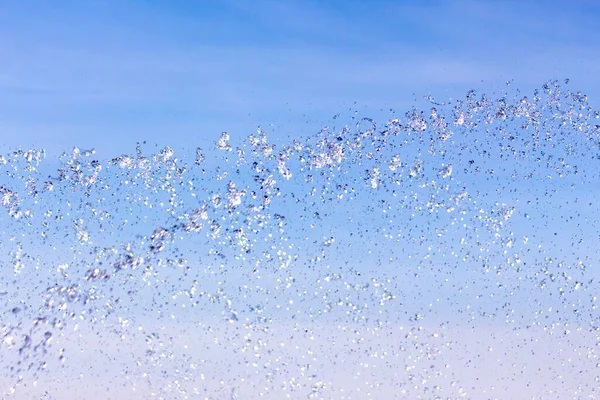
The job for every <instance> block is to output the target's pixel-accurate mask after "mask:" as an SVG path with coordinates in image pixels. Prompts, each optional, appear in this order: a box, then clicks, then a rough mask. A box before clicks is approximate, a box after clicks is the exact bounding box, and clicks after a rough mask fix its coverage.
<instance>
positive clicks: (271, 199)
mask: <svg viewBox="0 0 600 400" xmlns="http://www.w3.org/2000/svg"><path fill="white" fill-rule="evenodd" d="M429 102H430V105H429V109H425V110H417V109H413V110H411V111H409V112H407V113H406V114H405V115H403V116H402V117H394V118H391V119H390V120H388V121H386V122H384V123H383V124H379V123H376V122H375V121H374V120H372V119H369V118H362V119H356V118H353V119H351V120H350V123H349V124H348V125H345V126H343V127H341V128H339V129H329V128H327V129H323V130H321V132H319V133H318V134H317V135H315V136H312V137H309V138H307V139H299V138H296V139H293V140H291V142H290V143H279V142H272V141H270V140H269V138H268V135H267V132H265V131H263V130H261V129H259V130H258V131H257V132H256V133H254V134H252V135H250V136H249V137H248V138H247V140H246V141H245V142H243V143H236V142H235V140H233V139H232V137H231V136H230V134H229V133H226V132H224V133H222V134H221V136H220V138H219V139H218V140H217V141H216V142H215V144H214V146H213V147H212V148H210V149H208V148H205V149H202V148H197V149H195V150H193V151H183V153H182V154H181V155H178V154H176V152H175V151H174V150H173V149H172V148H170V147H165V148H164V149H162V150H160V151H158V152H156V153H155V154H149V153H147V152H146V149H145V148H144V146H143V145H139V146H138V147H137V149H136V151H135V153H133V154H123V155H120V156H116V157H114V158H112V159H105V160H102V159H100V158H99V157H97V156H96V153H95V151H94V150H82V149H79V148H74V149H73V150H72V151H71V152H68V153H67V152H65V153H63V154H62V155H61V157H60V158H59V159H58V160H57V161H55V160H47V159H46V154H45V152H44V151H43V150H38V149H31V150H27V151H23V150H17V151H13V152H10V153H8V154H5V155H3V156H1V157H0V172H1V173H2V176H3V178H2V181H1V184H0V204H1V206H2V207H3V209H4V210H3V212H2V213H1V214H0V221H1V223H2V229H1V233H0V249H1V253H0V254H2V259H1V260H0V261H1V262H2V266H3V271H4V273H3V274H2V276H1V278H0V306H1V307H2V315H3V316H4V317H3V318H2V322H1V325H0V326H1V331H0V335H1V337H0V339H1V344H0V346H1V347H2V352H1V353H0V354H1V356H0V358H1V359H2V363H1V365H2V367H1V368H2V376H4V377H7V378H6V379H5V380H4V381H2V383H3V385H4V386H3V388H4V390H5V394H6V395H10V394H14V395H16V396H20V395H24V393H25V394H31V393H35V394H36V395H38V394H40V393H41V394H43V393H44V392H45V393H46V395H52V394H54V395H57V396H60V394H61V391H62V392H64V390H65V388H69V390H72V391H74V392H73V393H79V392H78V391H81V393H86V394H85V396H86V397H88V398H89V396H91V395H98V393H102V394H101V397H99V398H106V396H109V397H110V396H116V397H119V396H120V397H123V396H128V397H130V398H131V396H134V397H135V396H140V398H148V397H157V398H226V397H227V396H230V397H231V398H236V397H237V396H240V398H260V397H264V398H304V397H308V398H338V399H350V398H352V399H355V398H361V399H362V398H382V397H385V398H392V397H394V396H396V397H397V398H481V397H482V396H491V395H493V393H503V392H505V393H525V392H527V393H528V394H531V395H533V396H549V395H551V394H552V393H554V396H557V395H556V393H559V394H561V393H569V394H572V393H576V394H577V396H580V397H581V398H583V397H584V396H591V395H593V394H594V393H595V389H594V388H595V387H597V386H598V384H599V383H598V382H599V378H598V377H599V372H598V365H600V361H599V360H598V351H597V348H598V346H599V345H600V337H599V336H598V333H597V332H598V326H599V321H598V317H597V310H596V307H597V306H596V294H597V292H598V289H599V287H598V284H597V279H598V276H597V275H598V273H597V272H596V271H595V269H594V268H589V267H590V266H594V265H596V264H597V263H598V261H599V260H598V254H597V251H596V250H595V248H596V243H595V242H594V240H595V239H593V238H597V237H598V226H600V225H598V224H597V223H596V222H597V216H596V212H595V210H596V209H597V203H596V200H595V199H596V194H595V191H596V190H597V189H595V188H596V187H598V186H597V184H598V180H599V176H598V171H600V169H599V168H598V166H599V165H598V163H599V162H600V161H599V159H600V156H599V154H600V153H599V151H598V146H599V144H600V141H599V135H600V125H598V123H600V122H598V119H599V118H600V114H599V113H598V111H595V110H593V109H592V107H591V106H589V104H588V102H587V98H586V97H585V96H584V95H582V94H581V93H580V92H571V91H569V90H567V89H565V87H564V85H563V86H561V85H559V83H558V82H556V81H552V82H548V83H546V84H545V85H543V87H542V88H541V89H540V90H536V91H535V92H534V93H533V96H531V98H528V97H524V96H521V95H519V94H518V93H517V94H516V95H514V96H512V97H511V96H509V95H508V94H503V95H502V96H500V97H499V98H496V99H492V98H488V97H486V96H485V95H480V94H477V93H476V92H474V91H470V92H468V93H467V95H466V97H465V98H464V99H461V100H457V101H452V102H446V103H440V102H436V101H435V100H433V99H429ZM495 348H496V349H498V348H499V350H494V349H495ZM548 349H550V350H548ZM550 361H552V362H550ZM553 365H556V366H553ZM581 371H587V372H586V373H585V374H584V375H582V374H583V372H581ZM536 379H537V380H538V381H537V383H536ZM35 382H39V383H38V385H37V386H36V385H35ZM115 382H118V384H115ZM511 382H513V383H511ZM584 382H587V383H584ZM86 390H88V391H87V392H86ZM511 391H512V392H511ZM490 393H492V394H490ZM82 396H83V395H82ZM500 396H501V395H500ZM515 396H516V394H515ZM559 397H560V396H559ZM540 398H542V397H540ZM554 398H556V397H554Z"/></svg>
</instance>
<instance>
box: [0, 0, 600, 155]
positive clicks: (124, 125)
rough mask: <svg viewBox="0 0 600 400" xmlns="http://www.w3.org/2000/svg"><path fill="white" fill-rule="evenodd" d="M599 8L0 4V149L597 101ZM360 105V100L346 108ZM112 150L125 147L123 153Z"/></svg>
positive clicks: (304, 129) (107, 145)
mask: <svg viewBox="0 0 600 400" xmlns="http://www.w3.org/2000/svg"><path fill="white" fill-rule="evenodd" d="M599 7H600V6H598V5H597V4H595V3H594V2H591V1H590V2H586V1H579V2H569V3H567V2H560V1H547V2H534V1H528V2H527V1H526V2H517V1H502V2H469V1H458V2H436V1H427V2H393V1H370V2H360V1H350V2H348V1H330V2H299V1H298V2H295V1H289V2H276V1H272V2H271V1H259V2H252V3H248V2H244V1H224V2H191V1H181V2H164V1H163V2H158V1H135V2H117V1H111V2H90V1H85V2H60V3H55V2H43V1H38V2H35V1H29V2H4V3H3V4H2V5H1V6H0V37H2V40H1V43H0V57H1V59H0V61H1V62H0V91H1V93H2V96H0V130H1V132H2V135H0V137H1V139H0V145H3V146H9V147H11V148H14V147H17V146H23V147H29V146H31V145H34V146H41V147H45V148H47V149H48V150H49V151H50V152H51V153H53V152H58V151H59V150H64V149H70V148H71V147H72V146H74V145H78V146H81V147H84V148H85V147H96V148H98V149H99V150H101V151H103V153H104V154H106V156H107V157H108V156H111V155H112V154H113V153H114V152H115V151H120V152H123V151H125V149H128V150H133V147H134V145H135V142H136V141H140V140H147V141H148V142H150V143H159V144H164V143H169V144H171V145H174V146H185V145H188V144H189V143H190V141H201V140H211V141H212V140H216V138H217V136H218V134H219V133H220V132H221V131H222V130H228V131H230V132H231V133H232V135H233V136H234V137H236V136H243V137H245V136H246V135H247V134H248V133H249V132H252V131H253V130H254V129H255V127H256V126H257V125H258V124H261V125H263V126H268V125H269V124H274V125H275V126H277V127H279V128H280V129H279V130H278V131H277V132H276V134H277V135H279V136H286V135H288V133H287V132H293V134H307V133H313V132H315V131H317V130H318V129H319V127H320V126H322V125H325V124H327V123H329V122H330V120H331V117H332V116H333V115H335V114H337V113H339V112H343V111H345V110H347V109H348V108H350V107H355V108H356V109H358V110H359V111H361V112H364V113H365V114H367V115H371V116H377V115H385V113H382V112H380V110H385V111H387V110H389V108H393V109H395V110H398V111H400V112H403V111H404V110H405V109H407V108H409V107H410V106H411V105H412V104H413V103H414V99H417V98H421V97H422V96H423V95H427V94H430V93H431V94H433V95H435V96H436V97H441V98H443V97H450V96H464V93H465V92H466V91H467V90H468V89H471V88H479V89H483V90H484V91H486V92H492V91H498V90H501V88H502V86H503V84H504V82H505V81H507V80H510V79H514V82H515V86H518V87H519V88H521V89H522V90H523V91H527V90H530V89H531V88H534V87H538V86H539V85H540V84H542V83H543V82H545V81H546V80H547V79H551V78H557V79H562V78H567V77H568V78H571V82H572V86H571V87H573V88H577V89H580V90H583V91H584V92H585V93H587V94H589V95H590V98H591V101H592V104H598V101H597V100H595V98H597V97H599V96H594V94H599V95H600V90H599V86H598V83H597V82H596V79H595V78H594V77H595V76H597V75H598V73H599V72H600V62H599V61H600V56H598V55H597V51H596V50H597V48H596V44H597V43H598V42H599V41H600V32H599V31H598V29H597V28H595V27H596V26H598V25H599V24H600V18H599V15H600V8H599ZM355 102H356V104H355ZM117 149H119V150H117Z"/></svg>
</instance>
